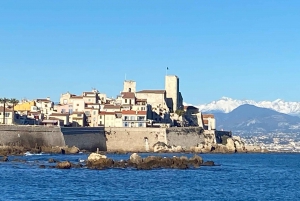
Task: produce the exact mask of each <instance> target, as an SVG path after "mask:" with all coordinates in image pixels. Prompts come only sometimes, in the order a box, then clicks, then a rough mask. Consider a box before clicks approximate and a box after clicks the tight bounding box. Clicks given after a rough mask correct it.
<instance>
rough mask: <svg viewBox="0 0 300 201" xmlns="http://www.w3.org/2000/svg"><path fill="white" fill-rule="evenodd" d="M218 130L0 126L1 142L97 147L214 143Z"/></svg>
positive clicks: (131, 149) (138, 149)
mask: <svg viewBox="0 0 300 201" xmlns="http://www.w3.org/2000/svg"><path fill="white" fill-rule="evenodd" d="M215 141H216V139H215V131H203V130H202V129H201V128H198V127H185V128H181V127H176V128H175V127H174V128H112V127H111V128H104V127H45V126H13V125H1V126H0V145H17V146H24V147H36V146H76V147H78V148H80V149H85V150H88V151H95V150H96V149H97V148H99V150H101V151H111V152H114V151H125V152H147V151H150V152H151V151H153V150H154V146H155V144H157V143H158V142H162V143H165V144H167V145H170V146H181V147H183V148H187V149H189V148H190V147H192V146H197V145H198V144H205V143H207V142H209V143H214V142H215Z"/></svg>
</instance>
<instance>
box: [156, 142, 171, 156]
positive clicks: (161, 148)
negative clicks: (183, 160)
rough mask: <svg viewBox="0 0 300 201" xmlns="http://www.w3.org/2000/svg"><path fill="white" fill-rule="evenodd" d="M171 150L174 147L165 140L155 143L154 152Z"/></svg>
mask: <svg viewBox="0 0 300 201" xmlns="http://www.w3.org/2000/svg"><path fill="white" fill-rule="evenodd" d="M170 150H172V147H171V146H168V145H167V144H166V143H164V142H157V143H155V144H154V145H153V151H154V153H157V152H169V151H170Z"/></svg>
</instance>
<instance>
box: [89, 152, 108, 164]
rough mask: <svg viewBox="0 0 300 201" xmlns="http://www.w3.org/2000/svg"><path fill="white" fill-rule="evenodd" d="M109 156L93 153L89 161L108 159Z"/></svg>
mask: <svg viewBox="0 0 300 201" xmlns="http://www.w3.org/2000/svg"><path fill="white" fill-rule="evenodd" d="M106 158H107V156H105V155H101V154H97V153H91V154H90V155H89V157H88V161H90V162H91V161H98V160H100V159H106Z"/></svg>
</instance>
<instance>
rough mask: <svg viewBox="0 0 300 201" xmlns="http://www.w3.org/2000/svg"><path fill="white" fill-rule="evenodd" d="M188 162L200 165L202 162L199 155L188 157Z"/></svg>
mask: <svg viewBox="0 0 300 201" xmlns="http://www.w3.org/2000/svg"><path fill="white" fill-rule="evenodd" d="M189 161H190V163H192V164H193V165H194V166H200V165H202V163H203V159H202V158H201V156H198V155H196V154H195V155H194V156H193V157H192V158H190V159H189Z"/></svg>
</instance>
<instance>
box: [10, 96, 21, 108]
mask: <svg viewBox="0 0 300 201" xmlns="http://www.w3.org/2000/svg"><path fill="white" fill-rule="evenodd" d="M9 103H11V104H12V105H13V110H15V106H16V105H17V104H18V103H19V100H17V99H15V98H12V99H10V100H9Z"/></svg>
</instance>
